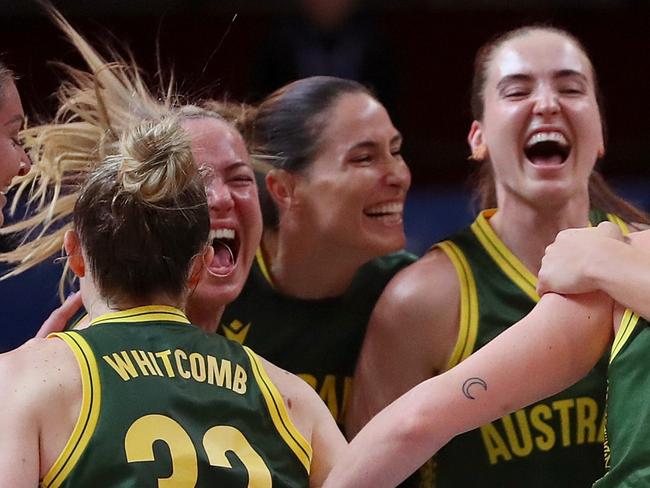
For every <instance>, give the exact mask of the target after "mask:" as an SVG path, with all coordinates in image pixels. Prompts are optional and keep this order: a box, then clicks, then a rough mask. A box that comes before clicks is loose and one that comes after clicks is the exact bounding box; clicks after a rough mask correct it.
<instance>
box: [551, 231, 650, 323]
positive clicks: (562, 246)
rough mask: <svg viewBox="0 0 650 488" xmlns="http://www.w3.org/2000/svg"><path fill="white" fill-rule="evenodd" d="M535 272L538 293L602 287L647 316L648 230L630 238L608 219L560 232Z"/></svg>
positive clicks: (649, 291) (649, 281)
mask: <svg viewBox="0 0 650 488" xmlns="http://www.w3.org/2000/svg"><path fill="white" fill-rule="evenodd" d="M539 276H540V282H539V283H540V284H539V287H540V291H541V292H547V291H556V292H559V293H585V292H589V291H594V290H602V291H604V292H605V293H607V294H608V295H609V296H611V297H612V298H614V299H615V300H616V301H617V302H618V303H620V304H622V305H624V306H625V307H628V308H630V309H632V310H633V311H635V312H636V313H638V314H639V315H642V316H643V317H645V318H646V319H649V318H650V300H649V299H648V297H649V296H650V230H646V231H642V232H636V233H634V234H630V236H629V241H624V240H623V236H622V235H621V234H620V231H619V230H618V227H616V226H615V225H614V224H612V223H610V222H604V223H602V224H600V225H599V226H598V227H597V228H590V229H571V230H567V231H563V232H561V233H560V234H558V237H557V239H556V241H555V242H554V243H553V244H552V245H550V246H549V247H548V248H547V251H546V255H545V256H544V260H543V261H542V269H541V270H540V275H539Z"/></svg>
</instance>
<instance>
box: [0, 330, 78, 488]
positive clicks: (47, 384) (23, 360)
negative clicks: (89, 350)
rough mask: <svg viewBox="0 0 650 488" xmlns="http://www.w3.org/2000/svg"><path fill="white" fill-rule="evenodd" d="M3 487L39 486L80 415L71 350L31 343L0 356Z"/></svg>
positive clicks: (60, 345) (44, 342)
mask: <svg viewBox="0 0 650 488" xmlns="http://www.w3.org/2000/svg"><path fill="white" fill-rule="evenodd" d="M0 396H1V397H2V402H0V486H11V487H16V488H20V487H29V488H34V487H35V486H38V482H39V480H40V479H41V478H42V477H43V476H44V475H45V473H46V472H47V471H48V470H49V469H50V467H51V466H52V464H54V461H55V459H56V457H57V456H58V455H59V453H60V452H61V451H62V449H63V447H64V445H65V442H66V441H67V439H68V437H69V435H70V433H71V432H72V428H73V426H74V422H75V420H76V417H77V415H78V411H79V403H80V398H81V381H80V378H79V373H78V368H77V365H76V362H75V360H74V358H73V356H72V354H71V352H70V351H69V349H68V348H67V346H66V345H65V344H64V343H63V342H62V341H59V340H56V339H48V340H45V339H32V340H30V341H28V342H27V343H25V344H24V345H23V346H21V347H20V348H18V349H16V350H14V351H12V352H10V353H6V354H3V355H0Z"/></svg>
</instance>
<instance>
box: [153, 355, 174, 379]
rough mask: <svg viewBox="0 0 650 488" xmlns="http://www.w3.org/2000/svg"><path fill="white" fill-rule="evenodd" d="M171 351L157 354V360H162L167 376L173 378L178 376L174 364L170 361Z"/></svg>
mask: <svg viewBox="0 0 650 488" xmlns="http://www.w3.org/2000/svg"><path fill="white" fill-rule="evenodd" d="M171 353H172V352H171V351H170V350H169V349H167V350H166V351H160V352H157V353H156V354H155V356H156V357H157V358H160V360H161V361H162V362H163V366H164V367H165V372H166V373H167V376H169V377H170V378H173V377H175V376H176V373H174V368H172V363H171V361H170V360H169V356H170V355H171Z"/></svg>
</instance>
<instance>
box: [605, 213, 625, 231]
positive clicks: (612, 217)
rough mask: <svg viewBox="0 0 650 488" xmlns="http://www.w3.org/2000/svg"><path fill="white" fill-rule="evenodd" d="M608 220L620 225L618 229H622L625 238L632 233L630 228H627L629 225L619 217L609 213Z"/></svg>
mask: <svg viewBox="0 0 650 488" xmlns="http://www.w3.org/2000/svg"><path fill="white" fill-rule="evenodd" d="M607 220H609V221H610V222H612V223H613V224H616V225H618V228H619V229H621V232H622V233H623V235H624V236H626V235H628V234H629V233H630V228H629V227H628V226H627V223H626V222H625V221H624V220H623V219H621V218H620V217H619V216H618V215H614V214H611V213H608V214H607Z"/></svg>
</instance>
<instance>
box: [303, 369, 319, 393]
mask: <svg viewBox="0 0 650 488" xmlns="http://www.w3.org/2000/svg"><path fill="white" fill-rule="evenodd" d="M298 377H299V378H302V379H303V380H304V381H305V382H306V383H307V384H308V385H309V386H311V387H312V388H313V389H314V390H315V389H316V387H317V386H318V380H317V379H316V377H315V376H314V375H311V374H307V373H300V374H298Z"/></svg>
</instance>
